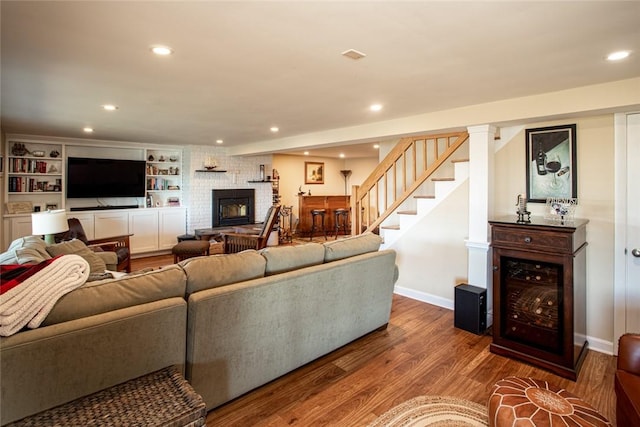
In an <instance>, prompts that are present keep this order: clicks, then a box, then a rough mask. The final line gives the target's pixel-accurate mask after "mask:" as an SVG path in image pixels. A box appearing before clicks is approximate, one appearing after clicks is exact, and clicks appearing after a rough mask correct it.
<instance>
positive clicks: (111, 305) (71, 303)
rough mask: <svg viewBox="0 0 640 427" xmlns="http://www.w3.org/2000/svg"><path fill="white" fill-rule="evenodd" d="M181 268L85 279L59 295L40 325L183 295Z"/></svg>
mask: <svg viewBox="0 0 640 427" xmlns="http://www.w3.org/2000/svg"><path fill="white" fill-rule="evenodd" d="M186 281H187V279H186V276H185V274H184V271H183V270H182V269H181V268H180V267H178V266H176V265H171V266H168V267H165V268H162V269H160V270H155V271H151V272H148V273H143V274H138V275H126V276H123V277H121V278H119V279H109V280H100V281H96V282H87V283H85V284H84V285H83V286H81V287H80V288H78V289H76V290H74V291H72V292H70V293H68V294H67V295H65V296H64V297H62V298H60V300H59V301H58V303H57V304H56V305H55V306H54V307H53V309H52V310H51V313H49V315H48V316H47V318H46V319H45V320H44V322H43V325H45V326H46V325H53V324H56V323H62V322H67V321H69V320H74V319H80V318H83V317H87V316H92V315H95V314H100V313H106V312H109V311H113V310H118V309H121V308H125V307H132V306H135V305H139V304H144V303H148V302H154V301H159V300H163V299H167V298H172V297H180V298H184V293H185V289H186Z"/></svg>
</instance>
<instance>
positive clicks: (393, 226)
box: [380, 225, 400, 230]
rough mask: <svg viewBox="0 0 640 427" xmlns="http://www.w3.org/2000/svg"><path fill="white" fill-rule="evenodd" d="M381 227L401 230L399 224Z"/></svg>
mask: <svg viewBox="0 0 640 427" xmlns="http://www.w3.org/2000/svg"><path fill="white" fill-rule="evenodd" d="M380 228H384V229H385V230H400V226H399V225H383V226H381V227H380Z"/></svg>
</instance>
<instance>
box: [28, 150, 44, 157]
mask: <svg viewBox="0 0 640 427" xmlns="http://www.w3.org/2000/svg"><path fill="white" fill-rule="evenodd" d="M44 154H45V153H44V150H36V151H32V152H31V155H32V156H33V157H44Z"/></svg>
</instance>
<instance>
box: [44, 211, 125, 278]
mask: <svg viewBox="0 0 640 427" xmlns="http://www.w3.org/2000/svg"><path fill="white" fill-rule="evenodd" d="M67 222H68V223H69V231H65V232H64V233H59V234H57V235H56V236H55V240H56V243H58V242H63V241H65V240H72V239H78V240H81V241H82V242H84V244H85V245H87V247H89V248H91V249H92V250H94V251H95V250H103V251H110V252H115V253H116V255H117V256H118V266H117V270H118V271H126V272H127V273H130V272H131V247H130V245H129V237H130V236H131V235H130V234H126V235H122V236H113V237H105V238H102V239H93V240H88V239H87V234H86V233H85V231H84V228H82V224H81V223H80V220H79V219H78V218H68V219H67Z"/></svg>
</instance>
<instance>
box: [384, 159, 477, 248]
mask: <svg viewBox="0 0 640 427" xmlns="http://www.w3.org/2000/svg"><path fill="white" fill-rule="evenodd" d="M451 162H452V163H453V166H454V168H453V169H454V173H453V178H431V180H432V182H433V184H434V185H433V187H434V191H433V195H427V196H422V195H414V196H413V197H412V198H413V202H414V203H415V209H409V210H404V209H403V210H398V211H396V212H395V213H394V214H391V215H390V216H389V217H388V218H387V219H386V220H385V221H384V222H383V223H382V225H381V226H380V231H379V232H380V236H381V237H382V238H383V244H382V246H381V248H383V249H384V248H388V247H391V246H392V245H393V244H394V243H395V242H396V241H397V240H398V239H399V238H400V237H402V236H403V235H404V234H406V233H407V232H408V231H409V230H410V229H411V227H413V226H414V225H415V224H416V223H418V222H419V221H421V220H422V219H423V218H424V217H426V216H427V215H428V214H429V213H430V212H431V211H432V210H433V209H434V208H435V207H436V206H438V204H440V203H441V202H442V201H443V200H445V199H446V198H447V197H448V196H449V194H451V193H452V192H453V191H455V190H456V189H457V188H458V187H459V186H460V185H461V184H462V183H464V182H465V181H466V180H467V179H468V178H469V160H468V159H456V160H452V161H451Z"/></svg>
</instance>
